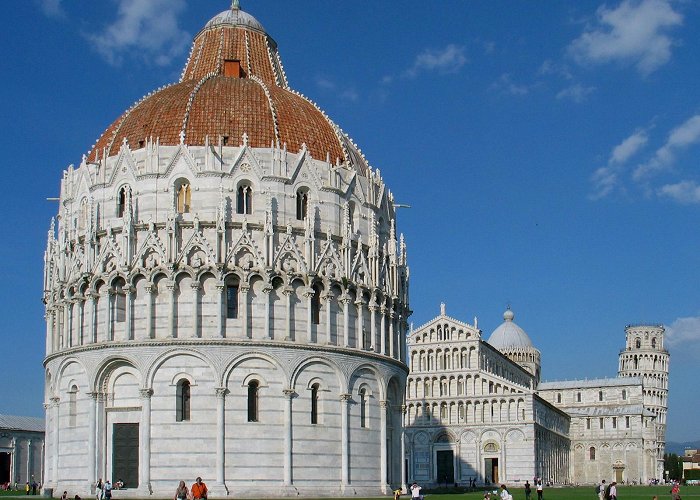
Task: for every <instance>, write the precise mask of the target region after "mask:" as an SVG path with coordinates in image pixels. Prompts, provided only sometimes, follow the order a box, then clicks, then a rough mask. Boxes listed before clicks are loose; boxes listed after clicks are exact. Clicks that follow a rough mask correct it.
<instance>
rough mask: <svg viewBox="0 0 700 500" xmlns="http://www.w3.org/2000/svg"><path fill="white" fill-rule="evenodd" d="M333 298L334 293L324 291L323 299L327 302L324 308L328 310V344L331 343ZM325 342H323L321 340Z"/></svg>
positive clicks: (326, 315)
mask: <svg viewBox="0 0 700 500" xmlns="http://www.w3.org/2000/svg"><path fill="white" fill-rule="evenodd" d="M332 299H333V295H332V294H330V293H324V294H323V295H322V296H321V300H323V301H324V303H325V304H326V307H325V308H324V309H325V311H326V314H325V317H326V342H325V343H326V345H330V344H331V343H332V342H331V301H332ZM318 340H319V342H321V339H318ZM321 343H323V342H321Z"/></svg>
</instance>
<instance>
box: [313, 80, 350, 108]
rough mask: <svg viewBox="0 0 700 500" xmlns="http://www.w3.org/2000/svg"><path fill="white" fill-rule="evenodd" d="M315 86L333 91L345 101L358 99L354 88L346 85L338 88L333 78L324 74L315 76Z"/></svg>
mask: <svg viewBox="0 0 700 500" xmlns="http://www.w3.org/2000/svg"><path fill="white" fill-rule="evenodd" d="M316 86H318V88H320V89H322V90H325V91H331V92H335V93H336V94H337V96H338V97H340V98H341V99H343V100H345V101H351V102H357V101H358V100H359V99H360V95H359V94H358V93H357V91H356V90H355V89H354V88H352V87H348V88H343V89H340V88H338V85H336V83H335V82H334V81H333V80H331V79H329V78H326V77H324V76H318V77H316Z"/></svg>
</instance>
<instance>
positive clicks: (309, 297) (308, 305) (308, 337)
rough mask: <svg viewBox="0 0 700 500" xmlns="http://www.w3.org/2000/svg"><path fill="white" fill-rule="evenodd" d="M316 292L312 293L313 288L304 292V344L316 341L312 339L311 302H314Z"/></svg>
mask: <svg viewBox="0 0 700 500" xmlns="http://www.w3.org/2000/svg"><path fill="white" fill-rule="evenodd" d="M315 294H316V292H314V290H313V288H308V289H306V290H305V291H304V298H305V299H306V342H307V343H311V342H315V341H316V339H314V335H313V321H312V320H313V317H312V316H313V315H312V312H313V311H312V309H311V308H312V302H313V300H314V295H315Z"/></svg>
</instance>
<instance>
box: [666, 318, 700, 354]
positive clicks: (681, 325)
mask: <svg viewBox="0 0 700 500" xmlns="http://www.w3.org/2000/svg"><path fill="white" fill-rule="evenodd" d="M666 343H667V344H668V345H669V346H671V347H673V346H683V347H684V348H686V347H687V346H689V345H690V344H698V345H700V317H698V316H695V317H687V318H677V319H676V320H675V321H674V322H673V323H671V324H670V325H669V326H667V327H666Z"/></svg>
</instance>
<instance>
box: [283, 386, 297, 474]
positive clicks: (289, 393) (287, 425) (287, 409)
mask: <svg viewBox="0 0 700 500" xmlns="http://www.w3.org/2000/svg"><path fill="white" fill-rule="evenodd" d="M295 395H296V393H295V392H294V390H293V389H285V390H284V397H285V399H286V401H285V404H284V485H285V486H291V485H292V481H293V477H292V467H293V462H292V438H293V423H292V401H293V400H294V396H295Z"/></svg>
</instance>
